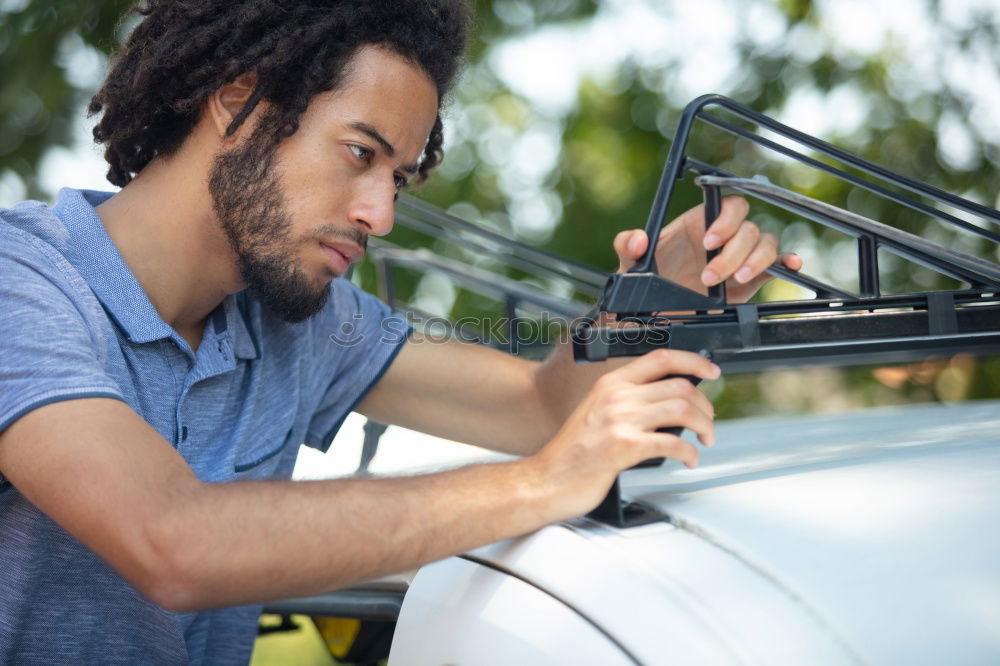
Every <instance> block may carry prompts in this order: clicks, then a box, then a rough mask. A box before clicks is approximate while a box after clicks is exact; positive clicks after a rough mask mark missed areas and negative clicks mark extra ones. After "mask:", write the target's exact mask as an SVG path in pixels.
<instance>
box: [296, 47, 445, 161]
mask: <svg viewBox="0 0 1000 666" xmlns="http://www.w3.org/2000/svg"><path fill="white" fill-rule="evenodd" d="M437 112H438V96H437V89H436V87H435V85H434V82H433V81H431V79H430V77H429V76H428V75H427V73H426V72H424V71H423V70H422V69H421V68H419V67H417V66H416V65H414V64H412V63H410V62H409V61H407V60H405V59H403V58H402V57H401V56H399V55H397V54H396V53H394V52H392V51H390V50H388V49H385V48H381V47H377V46H366V47H363V48H362V49H360V50H359V51H358V52H357V53H356V54H355V55H354V57H353V58H352V59H351V60H350V62H349V63H348V65H347V68H346V75H345V77H344V80H343V81H342V82H341V84H340V86H339V87H338V88H337V89H336V90H332V91H329V92H325V93H321V94H319V95H316V96H315V97H314V98H313V99H312V101H311V102H310V103H309V107H308V108H307V109H306V112H305V113H304V114H303V116H302V118H301V121H300V129H303V130H306V131H310V130H316V129H319V130H321V131H323V130H326V131H337V130H338V129H347V128H349V127H350V126H352V125H356V124H358V123H363V124H366V125H369V126H372V127H374V128H376V129H377V130H378V131H379V133H380V134H382V136H384V137H385V138H386V139H388V141H389V142H390V143H391V144H392V145H393V146H395V148H396V150H397V152H398V154H399V155H400V157H403V158H407V159H409V160H410V161H415V160H416V159H417V158H418V157H419V155H420V154H421V153H422V152H423V148H424V144H425V143H426V142H427V137H428V135H429V134H430V132H431V129H432V128H433V126H434V120H435V119H436V118H437Z"/></svg>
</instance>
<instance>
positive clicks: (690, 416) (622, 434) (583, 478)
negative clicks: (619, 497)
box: [526, 349, 720, 520]
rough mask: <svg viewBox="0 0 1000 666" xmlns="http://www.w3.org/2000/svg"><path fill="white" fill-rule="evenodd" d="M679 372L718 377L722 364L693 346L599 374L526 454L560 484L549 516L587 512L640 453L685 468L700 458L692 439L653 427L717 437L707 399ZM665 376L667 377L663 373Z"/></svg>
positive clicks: (710, 439)
mask: <svg viewBox="0 0 1000 666" xmlns="http://www.w3.org/2000/svg"><path fill="white" fill-rule="evenodd" d="M677 375H690V376H695V377H700V378H702V379H717V378H718V377H719V376H720V370H719V367H718V366H717V365H715V364H714V363H712V362H711V361H709V360H708V359H706V358H704V357H703V356H699V355H698V354H694V353H691V352H686V351H677V350H665V349H661V350H656V351H653V352H650V353H649V354H646V355H645V356H642V357H640V358H638V359H636V360H634V361H632V362H631V363H629V364H628V365H625V366H622V367H621V368H618V369H617V370H614V371H612V372H609V373H607V374H606V375H604V376H603V377H601V378H600V379H598V380H597V382H596V383H595V385H594V387H593V388H592V389H591V391H590V393H588V394H587V396H586V397H585V398H584V399H583V400H582V401H581V403H580V404H579V406H578V407H577V408H576V410H575V411H574V412H573V413H572V415H571V416H570V417H569V419H568V420H567V421H566V423H565V424H564V425H563V427H562V428H561V429H560V430H559V433H558V434H557V435H556V437H555V438H554V439H552V441H550V442H549V443H548V444H547V445H546V446H545V447H544V448H542V449H541V450H540V451H539V452H538V453H536V454H535V455H534V456H532V457H531V461H532V462H534V463H535V464H536V465H537V466H538V468H539V470H540V478H541V479H543V480H544V481H543V482H546V483H553V484H555V487H556V488H557V489H558V490H557V491H556V497H555V498H554V500H553V506H552V507H551V509H552V511H553V512H554V513H553V518H552V519H553V520H563V519H568V518H574V517H576V516H579V515H582V514H584V513H586V512H588V511H590V510H591V509H593V508H594V507H595V506H597V504H598V503H599V502H600V501H601V499H602V498H603V497H604V495H605V494H606V493H607V491H608V488H609V487H610V486H611V484H612V483H613V482H614V479H615V477H616V476H617V474H618V473H619V472H621V471H623V470H626V469H628V468H630V467H632V466H634V465H636V464H638V463H640V462H642V461H643V460H647V459H649V458H658V457H665V458H670V459H673V460H678V461H680V462H682V463H684V465H686V466H687V467H688V468H693V467H695V466H696V465H697V464H698V450H697V448H696V447H695V446H694V445H692V444H690V443H689V442H686V441H684V440H683V439H681V438H680V437H678V436H676V435H672V434H668V433H664V432H657V429H658V428H662V427H665V426H683V427H684V428H687V429H688V430H691V431H692V432H694V433H696V434H697V435H698V439H699V440H700V441H701V443H702V444H703V445H705V446H712V445H713V444H714V442H715V430H714V424H713V419H714V417H715V410H714V409H713V407H712V403H711V402H710V401H709V399H708V398H707V397H706V396H705V394H704V393H702V392H701V391H700V390H699V389H698V388H696V387H695V386H694V385H693V384H692V383H691V382H690V381H688V380H687V379H685V378H683V377H680V376H677ZM668 376H672V377H670V378H667V379H665V377H668ZM526 462H527V461H526Z"/></svg>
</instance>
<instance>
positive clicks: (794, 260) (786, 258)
mask: <svg viewBox="0 0 1000 666" xmlns="http://www.w3.org/2000/svg"><path fill="white" fill-rule="evenodd" d="M778 261H780V262H781V265H782V266H784V267H785V268H790V269H792V270H793V271H801V270H802V264H803V261H802V257H800V256H799V255H797V254H795V253H794V252H786V253H785V254H783V255H781V256H780V257H778Z"/></svg>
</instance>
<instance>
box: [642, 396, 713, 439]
mask: <svg viewBox="0 0 1000 666" xmlns="http://www.w3.org/2000/svg"><path fill="white" fill-rule="evenodd" d="M633 425H634V426H635V427H637V428H640V429H642V430H656V429H657V428H674V427H678V426H679V427H681V428H687V429H688V430H690V431H691V432H693V433H696V434H697V435H698V439H700V440H701V442H702V444H704V445H705V446H712V445H713V444H714V443H715V425H714V423H713V420H712V417H711V416H709V415H708V414H707V413H705V412H704V411H702V410H701V409H699V408H698V407H697V406H696V405H695V404H694V403H693V402H690V401H688V400H684V399H681V398H671V399H669V400H662V401H660V402H654V403H651V404H650V405H648V406H647V407H646V408H644V409H642V410H640V411H638V412H637V413H636V415H635V416H634V418H633Z"/></svg>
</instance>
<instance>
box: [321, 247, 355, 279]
mask: <svg viewBox="0 0 1000 666" xmlns="http://www.w3.org/2000/svg"><path fill="white" fill-rule="evenodd" d="M319 245H320V247H321V248H323V252H324V253H325V254H326V256H327V258H328V259H329V260H330V263H331V264H332V265H333V267H334V270H335V271H336V273H337V274H338V275H343V274H344V273H346V272H347V270H348V269H349V268H350V267H351V264H353V263H354V262H355V261H358V260H359V259H361V257H363V256H364V254H365V251H364V250H362V249H361V248H360V247H358V246H357V245H354V244H352V243H320V244H319Z"/></svg>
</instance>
